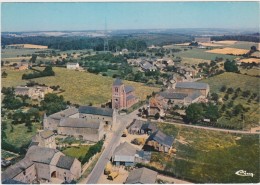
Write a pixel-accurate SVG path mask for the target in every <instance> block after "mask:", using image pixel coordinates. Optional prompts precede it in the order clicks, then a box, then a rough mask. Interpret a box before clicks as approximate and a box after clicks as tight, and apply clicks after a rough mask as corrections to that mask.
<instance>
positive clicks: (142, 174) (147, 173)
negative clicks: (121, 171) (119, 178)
mask: <svg viewBox="0 0 260 185" xmlns="http://www.w3.org/2000/svg"><path fill="white" fill-rule="evenodd" d="M157 174H158V173H157V172H155V171H153V170H150V169H148V168H139V169H134V170H132V171H131V172H130V173H129V175H128V177H127V179H126V182H125V184H155V182H156V178H157Z"/></svg>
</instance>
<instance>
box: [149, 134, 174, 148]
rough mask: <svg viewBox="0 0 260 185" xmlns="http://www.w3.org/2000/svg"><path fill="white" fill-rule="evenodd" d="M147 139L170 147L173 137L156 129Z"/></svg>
mask: <svg viewBox="0 0 260 185" xmlns="http://www.w3.org/2000/svg"><path fill="white" fill-rule="evenodd" d="M148 140H155V141H157V142H158V143H160V144H162V145H165V146H167V147H171V146H172V144H173V141H174V138H173V137H171V136H168V135H166V134H164V133H163V132H162V131H160V130H157V131H156V132H154V133H153V134H151V135H150V137H149V138H148Z"/></svg>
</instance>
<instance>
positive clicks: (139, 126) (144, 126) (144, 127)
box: [128, 119, 157, 134]
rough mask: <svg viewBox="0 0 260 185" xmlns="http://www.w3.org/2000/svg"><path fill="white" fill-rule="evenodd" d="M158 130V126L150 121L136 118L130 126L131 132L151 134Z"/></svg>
mask: <svg viewBox="0 0 260 185" xmlns="http://www.w3.org/2000/svg"><path fill="white" fill-rule="evenodd" d="M156 130H157V128H156V126H155V125H154V124H152V123H150V122H147V121H142V120H137V119H135V120H134V121H133V123H132V124H131V125H130V126H129V128H128V132H129V133H130V134H149V133H151V132H155V131H156Z"/></svg>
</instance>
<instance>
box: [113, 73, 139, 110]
mask: <svg viewBox="0 0 260 185" xmlns="http://www.w3.org/2000/svg"><path fill="white" fill-rule="evenodd" d="M137 102H138V98H137V97H136V96H135V94H134V88H133V87H132V86H127V85H126V86H125V85H124V84H123V82H122V80H120V79H118V78H117V79H116V80H115V81H114V83H113V86H112V108H113V109H118V110H122V109H128V108H130V107H131V106H132V105H134V104H136V103H137Z"/></svg>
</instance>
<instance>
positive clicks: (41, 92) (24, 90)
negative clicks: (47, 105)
mask: <svg viewBox="0 0 260 185" xmlns="http://www.w3.org/2000/svg"><path fill="white" fill-rule="evenodd" d="M51 92H53V89H52V88H50V87H47V86H35V87H27V86H17V87H16V88H15V89H14V93H15V95H16V96H17V95H27V96H29V97H30V98H33V99H37V98H41V99H42V98H44V96H45V95H46V94H47V93H51Z"/></svg>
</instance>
